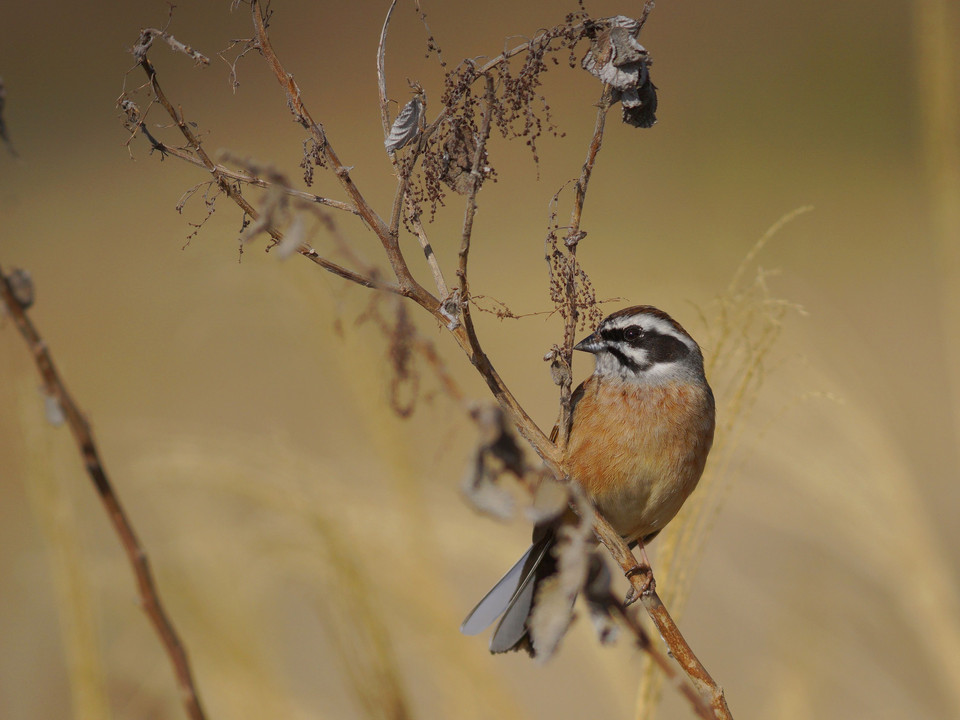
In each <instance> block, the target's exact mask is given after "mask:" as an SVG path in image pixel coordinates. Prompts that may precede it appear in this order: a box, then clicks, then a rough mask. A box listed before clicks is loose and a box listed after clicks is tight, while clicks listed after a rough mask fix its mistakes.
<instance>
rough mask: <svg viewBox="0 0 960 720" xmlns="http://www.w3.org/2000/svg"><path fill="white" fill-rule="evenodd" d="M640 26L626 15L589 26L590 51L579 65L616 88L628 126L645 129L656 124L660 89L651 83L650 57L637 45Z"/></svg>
mask: <svg viewBox="0 0 960 720" xmlns="http://www.w3.org/2000/svg"><path fill="white" fill-rule="evenodd" d="M640 27H641V24H640V22H639V21H638V20H634V19H632V18H628V17H626V16H625V15H616V16H614V17H609V18H601V19H599V20H595V21H593V22H591V23H589V26H588V28H587V34H588V36H589V37H590V39H591V43H590V49H589V50H588V51H587V54H586V55H585V56H584V58H583V61H582V62H581V63H580V64H581V67H583V69H584V70H586V71H587V72H589V73H590V74H592V75H594V76H595V77H597V78H599V79H600V80H601V81H602V82H604V83H606V84H608V85H610V86H611V87H612V88H613V89H614V98H613V99H614V101H617V100H619V101H620V102H621V103H622V105H623V121H624V122H625V123H629V124H630V125H633V126H634V127H644V128H646V127H651V126H652V125H653V124H654V123H655V122H656V121H657V118H656V109H657V92H656V91H657V88H656V86H655V85H654V84H653V83H652V82H651V80H650V72H649V67H650V63H651V59H650V54H649V53H648V52H647V50H646V48H645V47H643V45H641V44H640V43H639V42H637V35H638V34H639V32H640Z"/></svg>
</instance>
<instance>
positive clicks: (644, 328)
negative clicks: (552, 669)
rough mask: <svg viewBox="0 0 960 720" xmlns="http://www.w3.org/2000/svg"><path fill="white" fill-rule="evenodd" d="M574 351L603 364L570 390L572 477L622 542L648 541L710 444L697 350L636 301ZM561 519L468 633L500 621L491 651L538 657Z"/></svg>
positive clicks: (538, 535)
mask: <svg viewBox="0 0 960 720" xmlns="http://www.w3.org/2000/svg"><path fill="white" fill-rule="evenodd" d="M574 349H575V350H582V351H584V352H588V353H592V354H593V355H594V356H595V360H596V367H595V369H594V371H593V375H591V376H590V377H589V378H587V379H586V380H585V381H584V382H583V383H582V384H581V385H580V386H579V387H578V388H577V389H576V391H575V392H574V393H573V398H572V410H573V412H572V418H571V425H570V435H569V441H568V444H567V458H566V460H567V467H568V469H569V471H570V475H571V477H573V478H574V479H575V480H576V481H577V482H579V483H580V485H581V486H582V487H583V488H584V490H585V491H586V493H587V494H588V495H589V497H590V498H591V499H592V500H593V502H594V503H595V504H596V506H597V509H598V510H599V511H600V513H601V514H602V515H603V516H604V517H605V518H606V519H607V520H608V521H609V522H610V524H611V525H612V526H613V528H614V529H615V530H616V531H617V532H618V533H620V535H622V536H623V538H624V539H625V540H627V541H628V542H630V543H635V542H637V541H641V542H643V543H648V542H650V541H651V540H652V539H653V538H654V537H655V536H656V535H657V533H659V532H660V531H661V530H662V529H663V528H664V526H665V525H666V524H667V523H668V522H670V520H672V519H673V517H674V516H675V515H676V514H677V512H678V511H679V510H680V506H681V505H683V503H684V501H685V500H686V499H687V497H689V495H690V493H692V492H693V490H694V488H695V487H696V486H697V482H698V481H699V480H700V476H701V474H702V473H703V468H704V465H705V464H706V462H707V454H708V453H709V452H710V447H711V445H712V444H713V430H714V400H713V392H712V391H711V390H710V385H709V384H708V383H707V378H706V376H705V374H704V371H703V354H702V353H701V352H700V346H699V345H697V343H696V342H695V341H694V339H693V338H692V337H690V334H689V333H687V331H686V330H684V329H683V328H682V327H681V326H680V324H679V323H678V322H677V321H675V320H674V319H673V318H671V317H670V316H669V315H667V314H666V313H665V312H663V311H662V310H658V309H657V308H655V307H651V306H649V305H638V306H636V307H630V308H626V309H624V310H620V311H618V312H615V313H613V314H612V315H610V316H609V317H607V318H606V319H605V320H604V321H603V322H601V323H600V326H599V327H598V328H597V330H596V332H594V333H593V334H592V335H589V336H587V337H586V338H584V339H583V340H581V341H580V342H579V343H578V344H577V345H576V346H575V348H574ZM557 522H558V521H556V520H555V521H551V522H550V523H546V524H543V525H538V526H537V527H535V528H534V532H533V544H532V545H531V547H530V549H529V550H527V552H526V554H524V556H523V557H521V558H520V560H519V561H518V562H517V563H516V565H514V566H513V567H512V568H511V569H510V570H509V571H508V572H507V574H506V575H504V576H503V578H502V579H501V580H500V582H498V583H497V584H496V585H495V586H494V588H493V589H492V590H491V591H490V592H489V593H487V595H486V596H485V597H484V598H483V599H482V600H481V601H480V602H479V603H478V604H477V606H476V607H475V608H474V609H473V610H472V611H471V612H470V614H469V615H468V616H467V618H466V619H465V620H464V621H463V624H462V625H461V627H460V631H461V632H463V633H464V634H467V635H475V634H477V633H479V632H482V631H483V630H484V629H486V628H487V627H488V626H489V625H490V624H491V623H492V622H493V621H494V620H496V619H497V617H500V616H501V615H502V616H503V617H502V618H501V620H500V623H499V624H498V625H497V629H496V630H495V631H494V633H493V637H492V638H491V640H490V651H491V652H494V653H498V652H506V651H508V650H516V649H519V648H524V649H526V650H528V651H529V652H530V654H531V655H533V654H535V650H536V648H534V647H533V646H532V644H531V642H530V639H529V628H528V625H527V621H528V619H529V616H530V613H531V611H532V609H533V603H534V597H535V595H536V587H537V585H538V583H539V582H540V581H541V580H543V579H545V578H547V577H549V576H550V575H551V574H552V573H553V571H554V559H553V557H552V555H551V552H550V550H551V548H552V547H553V545H554V543H555V542H556V538H557ZM559 522H563V520H560V521H559Z"/></svg>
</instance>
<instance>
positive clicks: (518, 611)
mask: <svg viewBox="0 0 960 720" xmlns="http://www.w3.org/2000/svg"><path fill="white" fill-rule="evenodd" d="M554 539H555V535H554V532H553V529H552V528H550V527H541V528H537V529H536V530H535V531H534V540H533V545H531V546H530V549H529V550H527V552H526V553H525V554H524V555H523V557H521V558H520V560H519V561H518V562H517V563H516V564H515V565H514V566H513V567H512V568H510V570H509V571H508V572H507V574H506V575H504V576H503V577H502V578H501V579H500V582H498V583H497V584H496V585H494V587H493V589H492V590H491V591H490V592H488V593H487V594H486V595H485V596H484V598H483V600H481V601H480V602H479V603H477V606H476V607H475V608H474V609H473V610H472V611H470V614H469V615H467V618H466V619H465V620H464V621H463V624H462V625H461V626H460V632H462V633H464V634H466V635H475V634H477V633H479V632H482V631H483V630H485V629H486V628H487V627H488V626H489V625H490V623H492V622H493V621H494V620H496V619H497V617H498V616H500V615H501V614H502V615H503V618H502V619H501V620H500V623H499V624H498V625H497V629H496V630H495V631H494V633H493V637H492V638H491V639H490V652H494V653H502V652H507V651H508V650H517V649H520V648H521V647H525V648H526V649H527V650H528V651H529V650H531V648H530V646H529V643H528V642H526V641H525V638H526V636H527V626H526V623H527V617H528V616H529V615H530V610H531V608H532V607H533V598H534V594H535V592H536V586H537V581H538V580H539V579H540V578H543V577H546V576H547V575H549V574H550V573H551V572H552V569H553V564H554V560H553V557H552V555H551V554H550V549H551V548H552V547H553V543H554Z"/></svg>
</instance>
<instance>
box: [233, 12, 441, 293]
mask: <svg viewBox="0 0 960 720" xmlns="http://www.w3.org/2000/svg"><path fill="white" fill-rule="evenodd" d="M250 12H251V15H252V17H253V26H254V30H255V42H256V47H257V49H258V50H259V51H260V54H261V55H263V58H264V59H265V60H266V61H267V64H268V65H270V68H271V69H272V70H273V74H274V76H275V77H276V78H277V81H278V82H279V83H280V85H281V86H282V87H283V88H284V89H285V90H286V93H287V100H288V102H289V105H290V110H291V112H292V113H293V116H294V117H295V118H296V119H297V121H298V122H299V123H300V124H301V125H302V126H303V127H304V128H305V129H307V130H308V131H309V132H310V134H311V135H313V139H314V141H315V142H316V143H317V147H318V148H319V149H320V151H321V152H322V153H323V156H324V158H325V159H326V161H327V162H328V163H329V164H330V166H331V167H332V168H333V170H334V174H335V175H336V176H337V179H338V180H339V181H340V185H341V186H342V187H343V189H344V190H345V191H346V193H347V195H349V196H350V199H351V200H352V201H353V204H354V206H355V207H356V208H357V211H358V212H359V214H360V217H361V218H363V221H364V222H365V223H366V224H367V225H368V226H369V227H370V228H371V229H372V230H373V231H374V232H375V233H376V234H377V237H378V238H379V239H380V242H381V244H382V245H383V249H384V251H385V252H386V254H387V259H388V260H389V262H390V267H391V268H393V272H394V274H395V275H396V277H397V281H398V283H399V285H400V288H401V289H402V290H403V293H402V294H403V295H405V296H407V297H411V298H413V299H415V300H416V301H417V303H418V304H420V305H423V306H424V307H430V306H432V307H433V308H437V307H439V304H440V303H439V301H438V300H437V299H436V298H434V297H433V296H432V295H431V294H430V293H429V292H428V291H427V290H426V289H425V288H424V287H423V286H422V285H420V283H418V282H417V281H416V279H414V277H413V275H411V274H410V268H408V267H407V262H406V260H405V259H404V257H403V254H402V253H401V252H400V244H399V242H398V239H397V237H396V235H393V234H391V232H390V228H389V227H388V226H387V224H386V223H384V221H383V219H382V218H381V217H380V216H379V215H378V214H377V213H376V211H374V209H373V208H372V207H370V204H369V203H368V202H367V201H366V199H365V198H364V196H363V195H362V194H361V192H360V190H359V188H357V186H356V184H355V183H354V182H353V179H352V178H351V177H350V170H349V168H347V167H346V166H345V165H344V164H343V163H342V162H341V161H340V158H339V156H338V155H337V153H336V152H335V151H334V149H333V146H332V145H330V143H329V142H328V140H327V134H326V132H325V131H324V129H323V126H322V125H320V123H318V122H316V121H315V120H314V119H313V117H312V116H311V115H310V113H309V111H308V110H307V108H306V106H305V105H304V103H303V98H302V97H301V95H300V88H299V87H297V84H296V82H294V80H293V76H292V75H291V74H289V73H288V72H287V71H286V70H284V68H283V65H282V64H281V62H280V58H278V57H277V54H276V53H275V52H274V50H273V46H272V45H271V44H270V38H269V36H268V35H267V28H266V24H265V21H264V18H263V12H262V10H261V8H260V2H259V0H251V2H250Z"/></svg>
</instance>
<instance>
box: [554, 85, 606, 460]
mask: <svg viewBox="0 0 960 720" xmlns="http://www.w3.org/2000/svg"><path fill="white" fill-rule="evenodd" d="M612 98H613V93H612V91H611V88H610V86H609V85H604V87H603V93H602V95H601V96H600V102H599V103H598V104H597V120H596V123H595V125H594V129H593V137H592V138H591V140H590V147H589V148H588V149H587V158H586V160H584V162H583V168H582V169H581V170H580V178H579V179H578V180H577V182H576V184H575V185H574V193H575V194H574V200H573V210H572V211H571V213H570V229H569V230H568V232H567V237H566V238H565V240H564V243H565V245H566V247H567V251H568V252H569V254H570V255H569V271H568V272H567V278H566V288H565V294H566V303H567V313H566V316H565V318H564V328H563V348H562V354H563V361H564V363H565V364H566V366H567V367H568V368H570V367H572V365H573V340H574V334H575V333H576V329H577V321H578V320H579V313H578V309H577V273H576V267H577V246H578V245H579V244H580V240H581V238H582V237H583V236H582V234H581V232H580V220H581V218H582V216H583V204H584V203H585V202H586V199H587V185H589V183H590V177H591V175H592V174H593V166H594V165H595V164H596V161H597V154H598V153H599V152H600V148H601V146H602V145H603V129H604V126H605V124H606V118H607V111H608V110H609V109H610V103H611V101H612ZM572 381H573V374H572V373H570V372H567V373H565V374H564V375H563V380H562V382H561V383H560V420H559V422H558V427H557V430H558V432H557V440H556V442H557V446H558V447H559V448H560V452H561V453H566V450H567V440H568V439H569V437H570V421H571V413H572V409H571V397H572V395H571V387H572Z"/></svg>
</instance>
